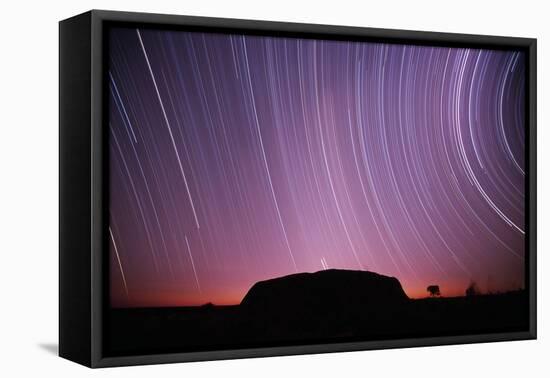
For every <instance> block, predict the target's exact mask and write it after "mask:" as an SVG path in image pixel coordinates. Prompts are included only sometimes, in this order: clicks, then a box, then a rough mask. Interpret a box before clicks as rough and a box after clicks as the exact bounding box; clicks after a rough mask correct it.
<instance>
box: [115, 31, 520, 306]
mask: <svg viewBox="0 0 550 378" xmlns="http://www.w3.org/2000/svg"><path fill="white" fill-rule="evenodd" d="M108 90H109V94H110V104H109V107H110V109H109V133H110V134H109V137H110V228H109V237H110V254H111V272H110V284H111V285H110V287H111V289H110V295H111V304H112V306H115V307H120V306H173V305H197V304H202V303H206V302H213V303H217V304H233V303H239V302H240V300H241V299H242V297H243V296H244V295H245V293H246V291H247V290H248V289H249V288H250V287H251V286H252V285H253V284H254V283H255V282H256V281H259V280H264V279H268V278H272V277H277V276H282V275H286V274H291V273H295V272H303V271H310V272H311V271H318V270H321V269H328V268H345V269H361V270H370V271H375V272H378V273H381V274H385V275H390V276H395V277H397V278H398V279H399V280H400V281H401V283H402V285H403V288H404V289H405V291H406V292H407V294H408V295H409V296H411V297H421V296H425V295H426V294H427V292H426V286H428V285H430V284H438V285H439V286H440V287H441V291H442V294H443V295H447V296H451V295H462V294H463V293H464V289H465V288H466V286H467V285H468V284H469V283H470V281H471V280H475V281H476V282H477V283H478V285H479V286H480V287H481V288H482V290H486V291H504V290H510V289H515V288H519V287H523V286H524V266H525V264H524V263H525V261H524V259H525V249H524V243H525V206H524V205H525V121H524V117H525V115H524V114H525V109H524V106H525V57H524V55H523V53H521V52H515V51H496V50H494V51H493V50H478V49H468V48H445V47H429V46H405V45H397V44H394V45H392V44H380V43H362V42H346V41H321V40H313V39H294V38H275V37H260V36H242V35H229V34H227V35H224V34H208V33H198V32H183V31H160V30H154V29H139V30H137V29H130V28H113V29H111V30H110V39H109V74H108Z"/></svg>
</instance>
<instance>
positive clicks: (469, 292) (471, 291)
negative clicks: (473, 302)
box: [466, 281, 480, 297]
mask: <svg viewBox="0 0 550 378" xmlns="http://www.w3.org/2000/svg"><path fill="white" fill-rule="evenodd" d="M479 294H480V292H479V289H478V287H477V284H476V283H475V282H474V281H472V282H470V285H469V286H468V287H467V288H466V296H467V297H471V296H473V295H479Z"/></svg>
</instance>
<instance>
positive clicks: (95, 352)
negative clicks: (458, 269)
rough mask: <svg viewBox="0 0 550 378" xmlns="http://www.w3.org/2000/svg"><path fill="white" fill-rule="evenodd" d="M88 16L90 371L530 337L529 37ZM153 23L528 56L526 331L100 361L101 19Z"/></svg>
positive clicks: (532, 97)
mask: <svg viewBox="0 0 550 378" xmlns="http://www.w3.org/2000/svg"><path fill="white" fill-rule="evenodd" d="M90 13H91V49H92V51H91V62H90V64H91V75H92V78H91V79H92V80H91V103H90V106H91V110H92V111H91V135H90V136H91V143H92V145H91V154H92V156H91V158H92V163H91V176H92V177H91V180H92V182H91V189H92V196H91V199H90V206H91V212H92V223H91V230H90V232H91V237H92V245H91V261H90V263H91V266H90V268H91V275H92V278H91V287H90V289H91V306H92V308H91V367H112V366H122V365H139V364H158V363H173V362H189V361H204V360H220V359H234V358H254V357H269V356H283V355H301V354H311V353H327V352H345V351H361V350H372V349H389V348H408V347H421V346H441V345H451V344H459V343H460V344H469V343H481V342H497V341H513V340H527V339H533V338H536V316H537V313H536V42H537V40H536V39H534V38H516V37H498V36H487V35H472V34H456V33H438V32H425V31H408V30H389V29H376V28H365V27H351V26H333V25H318V24H301V23H288V22H273V21H256V20H238V19H227V18H211V17H196V16H179V15H167V14H166V15H165V14H152V13H137V12H117V11H106V10H92V11H90ZM111 21H113V22H129V23H153V24H158V25H163V24H164V25H187V26H201V27H218V28H227V29H232V28H233V29H241V30H250V31H253V30H256V31H273V30H275V31H282V32H286V33H298V34H299V33H306V34H325V35H327V36H328V35H334V36H341V37H342V38H343V39H345V38H346V37H354V36H355V37H361V38H373V39H386V40H388V39H389V40H401V41H402V42H399V43H407V41H409V43H412V44H414V43H426V44H429V43H433V44H441V45H445V43H446V44H447V46H450V47H456V45H461V44H463V45H472V46H475V45H477V46H480V47H478V48H482V45H493V46H494V47H496V48H498V47H500V48H505V47H509V48H517V49H522V50H524V51H526V52H527V53H528V56H529V62H530V64H529V77H528V85H529V104H528V106H529V109H528V112H529V124H528V125H526V127H528V130H529V132H530V134H529V147H530V151H529V169H530V178H529V184H530V192H529V193H530V203H529V209H530V216H529V222H530V224H529V227H530V228H529V234H528V237H529V238H530V239H529V243H530V244H529V253H530V256H531V259H530V261H529V266H528V267H527V268H528V269H529V285H530V297H529V312H530V326H529V329H528V330H526V331H521V332H509V333H498V334H477V335H464V336H438V337H427V338H415V339H402V340H382V341H362V342H347V343H335V344H312V345H303V346H286V347H274V348H254V349H236V350H215V351H208V352H192V353H169V354H155V355H131V356H124V357H107V356H104V355H103V342H104V340H103V321H102V317H103V314H104V312H103V311H104V309H103V304H104V303H105V301H104V294H105V292H104V287H103V283H102V279H103V275H104V274H107V273H108V272H104V271H103V269H104V267H105V266H107V265H106V264H105V262H104V261H103V260H104V256H105V255H106V254H105V247H106V242H105V241H104V225H105V223H104V222H103V221H105V220H106V219H105V218H106V217H105V213H104V212H103V208H102V207H103V205H104V203H105V202H106V201H104V200H105V199H104V198H103V174H104V173H106V172H104V169H103V168H104V165H103V161H102V160H103V156H104V155H103V148H107V146H104V145H103V140H104V139H103V133H104V126H103V124H102V120H103V114H102V111H103V93H102V90H103V88H102V85H103V82H102V77H103V73H104V72H103V70H104V67H103V58H104V57H103V41H104V39H103V38H104V35H103V31H104V27H103V25H104V23H105V22H111Z"/></svg>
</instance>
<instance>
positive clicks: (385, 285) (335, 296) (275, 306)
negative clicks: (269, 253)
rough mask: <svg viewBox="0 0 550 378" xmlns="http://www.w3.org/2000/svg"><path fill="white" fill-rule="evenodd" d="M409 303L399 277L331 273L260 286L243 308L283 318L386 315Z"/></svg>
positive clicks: (298, 276) (296, 276)
mask: <svg viewBox="0 0 550 378" xmlns="http://www.w3.org/2000/svg"><path fill="white" fill-rule="evenodd" d="M408 299H409V298H408V297H407V294H405V292H404V291H403V288H402V287H401V283H400V282H399V280H397V278H395V277H388V276H383V275H381V274H377V273H373V272H368V271H355V270H339V269H330V270H324V271H319V272H315V273H298V274H292V275H289V276H284V277H279V278H274V279H270V280H266V281H260V282H257V283H256V284H255V285H254V286H252V288H251V289H250V290H249V291H248V293H247V294H246V295H245V297H244V298H243V300H242V302H241V306H242V307H243V308H248V309H251V310H257V311H261V312H274V313H279V314H280V313H282V312H292V313H296V312H299V313H304V312H307V313H312V312H316V313H318V312H319V311H325V312H332V311H339V312H342V311H346V312H347V311H357V310H360V311H362V312H365V311H366V312H377V313H384V312H387V311H392V310H393V309H396V308H399V307H401V306H402V305H403V304H405V303H406V302H408Z"/></svg>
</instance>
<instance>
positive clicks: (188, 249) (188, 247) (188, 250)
mask: <svg viewBox="0 0 550 378" xmlns="http://www.w3.org/2000/svg"><path fill="white" fill-rule="evenodd" d="M185 244H186V245H187V253H188V254H189V259H190V260H191V266H192V267H193V274H194V275H195V282H196V283H197V289H198V290H199V292H200V291H201V285H200V283H199V277H198V276H197V270H196V269H195V262H194V261H193V255H192V254H191V247H190V246H189V240H187V235H185Z"/></svg>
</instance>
